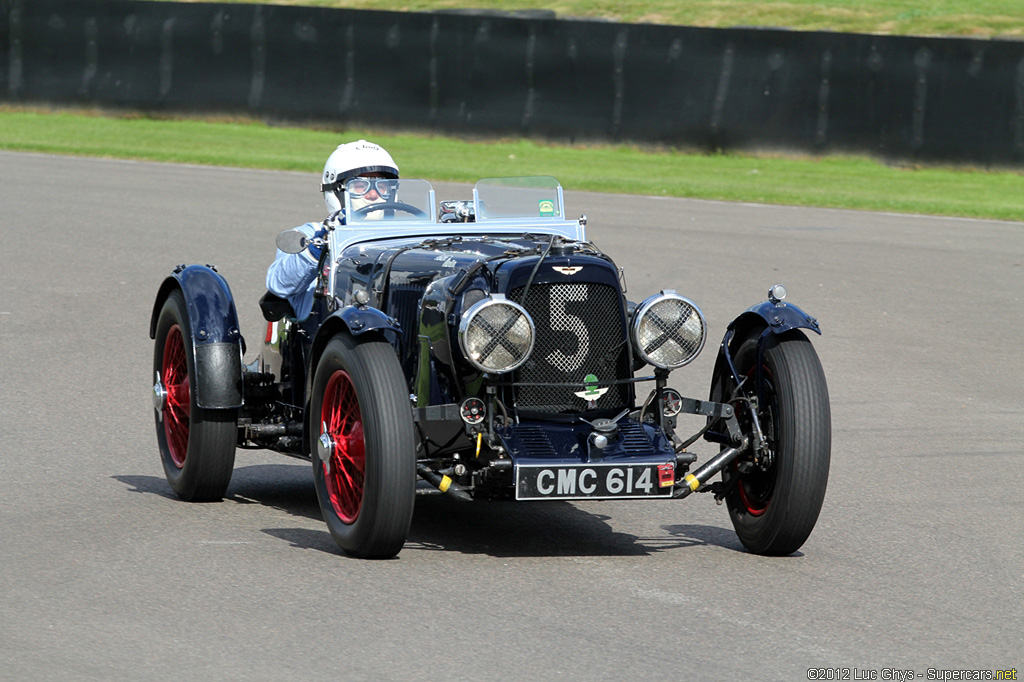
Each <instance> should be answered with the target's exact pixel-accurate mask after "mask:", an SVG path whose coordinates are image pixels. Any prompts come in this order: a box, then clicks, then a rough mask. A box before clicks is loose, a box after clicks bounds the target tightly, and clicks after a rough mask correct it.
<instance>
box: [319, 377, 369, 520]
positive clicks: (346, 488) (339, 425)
mask: <svg viewBox="0 0 1024 682" xmlns="http://www.w3.org/2000/svg"><path fill="white" fill-rule="evenodd" d="M320 423H321V424H326V430H325V433H326V434H327V435H328V436H330V439H331V441H332V442H333V443H334V446H333V448H332V452H331V458H330V466H329V467H328V466H327V464H325V463H322V464H321V466H323V467H324V478H325V480H324V482H325V483H326V485H327V494H328V496H329V497H330V500H331V505H332V506H333V507H334V511H335V513H336V514H337V515H338V518H339V519H341V521H342V522H344V523H354V522H355V520H356V519H357V518H358V517H359V511H360V509H361V508H362V506H363V486H364V483H365V480H366V441H365V440H364V439H363V418H362V415H361V413H360V412H359V400H358V399H357V398H356V390H355V386H353V385H352V378H351V377H350V376H349V375H348V372H346V371H345V370H338V371H336V372H334V374H332V375H331V378H330V379H329V380H328V381H327V387H326V389H324V399H323V405H322V406H321V409H320Z"/></svg>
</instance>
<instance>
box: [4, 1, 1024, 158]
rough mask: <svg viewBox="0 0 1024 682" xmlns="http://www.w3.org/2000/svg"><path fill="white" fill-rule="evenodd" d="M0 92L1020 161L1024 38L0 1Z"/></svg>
mask: <svg viewBox="0 0 1024 682" xmlns="http://www.w3.org/2000/svg"><path fill="white" fill-rule="evenodd" d="M0 10H2V14H0V22H2V23H0V99H3V100H6V101H11V102H50V103H64V104H77V105H100V106H117V107H130V108H139V109H145V110H167V111H171V110H173V111H206V112H246V113H249V114H253V115H257V116H272V117H276V118H283V119H288V120H296V121H310V120H317V121H332V122H336V123H338V124H340V125H344V124H357V123H369V124H377V125H380V124H385V125H390V126H401V127H407V128H418V129H426V130H433V131H439V132H447V133H455V134H510V135H522V136H529V137H544V138H554V139H568V140H611V141H637V142H642V143H663V144H669V145H676V146H684V147H697V148H703V149H737V148H741V149H750V148H783V149H796V150H808V151H816V152H817V151H856V152H867V153H871V154H876V155H880V156H884V157H889V158H900V159H921V160H947V161H967V162H978V163H983V164H1014V165H1020V164H1021V163H1024V43H1021V42H1012V41H995V40H991V41H990V40H967V39H937V38H908V37H886V36H870V35H851V34H839V33H805V32H789V31H781V30H758V29H696V28H689V27H681V26H655V25H646V24H617V23H607V22H597V21H569V20H557V19H550V20H545V19H518V18H510V17H501V16H485V15H477V16H473V15H463V14H427V13H393V12H370V11H355V10H335V9H324V8H305V7H283V6H269V5H262V6H261V5H236V4H230V5H217V4H194V3H188V4H177V3H164V2H137V1H131V0H0Z"/></svg>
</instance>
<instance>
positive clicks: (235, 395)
mask: <svg viewBox="0 0 1024 682" xmlns="http://www.w3.org/2000/svg"><path fill="white" fill-rule="evenodd" d="M176 288H177V289H179V290H181V293H182V295H183V296H184V298H185V307H186V309H187V310H188V322H189V328H190V329H191V331H192V351H193V357H194V358H195V365H196V383H197V385H196V404H197V405H199V407H203V408H208V409H229V408H238V407H241V406H242V402H243V400H242V355H243V354H244V352H245V342H244V340H243V339H242V334H241V332H240V331H239V328H238V313H237V311H236V309H235V299H234V297H232V295H231V289H230V288H229V287H228V283H227V281H226V280H225V279H224V278H223V277H221V275H220V274H218V273H217V271H216V270H214V269H213V268H212V267H210V266H204V265H189V266H178V267H177V268H175V269H174V272H173V273H172V274H171V275H170V276H168V277H167V278H166V279H165V280H164V281H163V283H162V284H161V285H160V290H159V291H158V292H157V296H156V301H155V302H154V304H153V314H152V316H151V318H150V323H149V338H151V339H155V338H156V324H157V318H158V317H159V315H160V310H161V309H162V308H163V306H164V303H165V302H166V300H167V297H168V296H170V293H171V292H172V291H173V290H174V289H176Z"/></svg>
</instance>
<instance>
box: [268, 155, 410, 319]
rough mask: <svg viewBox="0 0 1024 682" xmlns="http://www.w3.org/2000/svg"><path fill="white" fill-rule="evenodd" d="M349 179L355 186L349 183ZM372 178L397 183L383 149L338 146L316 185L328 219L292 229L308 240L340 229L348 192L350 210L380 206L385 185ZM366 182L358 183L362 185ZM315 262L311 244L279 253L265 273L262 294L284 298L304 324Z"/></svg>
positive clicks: (317, 250) (316, 255) (315, 248)
mask: <svg viewBox="0 0 1024 682" xmlns="http://www.w3.org/2000/svg"><path fill="white" fill-rule="evenodd" d="M352 178H359V179H360V182H355V183H351V184H349V183H348V181H349V180H351V179H352ZM376 178H387V179H390V180H395V179H398V166H397V165H396V164H395V162H394V160H393V159H392V158H391V155H390V154H388V153H387V152H386V151H385V150H384V148H383V147H380V146H378V145H375V144H374V143H372V142H367V141H366V140H357V141H356V142H348V143H346V144H342V145H339V146H338V148H337V149H335V150H334V152H332V153H331V155H330V156H328V157H327V163H326V164H324V174H323V177H322V178H321V180H320V191H322V192H323V193H324V204H325V205H326V206H327V214H328V215H327V220H325V221H324V222H323V223H306V224H305V225H300V226H299V227H296V228H295V230H296V231H298V232H301V233H302V234H304V235H305V236H306V237H307V238H309V237H324V236H325V235H326V234H327V225H328V223H332V222H333V223H335V224H340V225H344V224H345V209H344V208H343V207H344V205H345V201H344V199H343V198H342V193H343V192H345V191H346V184H348V188H349V189H348V191H349V194H350V195H351V196H350V197H349V201H350V203H351V204H352V208H353V209H360V208H363V207H364V206H369V205H370V204H375V203H379V202H382V201H384V200H385V199H386V198H387V196H384V197H382V196H381V193H382V192H387V186H386V183H378V182H376V181H375V179H376ZM364 179H365V180H366V182H365V183H364V182H361V180H364ZM380 216H381V211H371V212H370V213H369V214H367V216H366V218H367V219H371V220H372V219H374V218H379V217H380ZM319 260H320V247H319V246H313V245H310V246H309V247H308V248H307V249H306V250H305V251H303V252H301V253H285V252H284V251H281V250H280V249H278V251H277V257H276V258H275V259H274V262H273V263H271V264H270V268H269V269H268V270H267V289H268V290H269V291H270V292H271V293H272V294H275V295H277V296H280V297H281V298H284V299H286V300H287V301H288V302H289V303H291V305H292V310H294V311H295V317H296V318H297V319H300V320H302V319H305V318H306V316H308V315H309V313H310V311H311V310H312V309H313V289H314V288H315V287H316V275H317V272H316V265H317V263H318V262H319Z"/></svg>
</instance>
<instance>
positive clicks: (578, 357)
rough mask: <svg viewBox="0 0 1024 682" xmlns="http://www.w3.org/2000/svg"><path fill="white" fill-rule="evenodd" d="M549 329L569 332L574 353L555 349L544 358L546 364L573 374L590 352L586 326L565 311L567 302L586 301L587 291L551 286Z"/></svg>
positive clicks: (579, 319) (576, 287)
mask: <svg viewBox="0 0 1024 682" xmlns="http://www.w3.org/2000/svg"><path fill="white" fill-rule="evenodd" d="M550 292H551V299H550V306H551V307H550V310H551V329H553V330H554V331H559V332H569V333H570V334H572V335H573V336H575V337H576V352H575V353H573V354H572V355H569V354H567V353H565V352H564V351H563V350H562V349H561V348H558V349H555V350H554V351H552V352H551V353H548V356H547V357H546V358H545V360H547V361H548V362H550V363H551V364H552V365H555V366H556V367H559V368H561V369H562V370H564V371H566V372H575V371H576V370H577V369H579V368H580V367H581V366H582V365H583V361H584V360H585V359H586V357H587V353H589V352H590V339H588V338H587V333H586V332H587V325H586V323H585V322H584V321H583V318H581V317H579V316H578V315H573V314H572V313H570V312H569V311H568V310H566V307H565V306H566V303H568V302H569V301H573V302H577V303H582V302H584V301H586V300H587V290H586V288H585V287H581V286H553V287H551V289H550Z"/></svg>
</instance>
